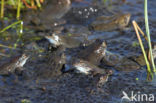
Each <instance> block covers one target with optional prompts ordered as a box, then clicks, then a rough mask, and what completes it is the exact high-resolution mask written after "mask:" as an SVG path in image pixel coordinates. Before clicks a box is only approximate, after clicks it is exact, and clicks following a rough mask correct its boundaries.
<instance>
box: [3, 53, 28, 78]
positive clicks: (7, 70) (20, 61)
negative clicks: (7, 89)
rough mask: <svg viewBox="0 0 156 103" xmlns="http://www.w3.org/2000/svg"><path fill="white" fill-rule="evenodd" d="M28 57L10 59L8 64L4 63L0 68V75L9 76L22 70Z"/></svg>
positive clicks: (21, 56) (24, 55)
mask: <svg viewBox="0 0 156 103" xmlns="http://www.w3.org/2000/svg"><path fill="white" fill-rule="evenodd" d="M28 58H29V56H27V55H26V54H22V55H20V56H16V57H14V58H12V59H11V60H10V61H9V62H6V63H4V64H3V65H2V66H0V75H9V74H11V73H13V74H14V73H15V70H23V69H24V68H23V66H24V64H25V63H26V62H27V60H28Z"/></svg>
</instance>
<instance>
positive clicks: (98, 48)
mask: <svg viewBox="0 0 156 103" xmlns="http://www.w3.org/2000/svg"><path fill="white" fill-rule="evenodd" d="M106 49H107V45H106V42H105V41H102V40H99V39H97V40H96V41H95V42H94V43H92V44H91V45H89V46H88V47H87V48H86V49H84V50H82V51H80V52H79V53H78V54H77V55H78V58H81V59H83V60H86V61H89V62H90V63H92V64H94V65H99V63H100V61H101V60H102V58H103V57H104V56H105V52H106Z"/></svg>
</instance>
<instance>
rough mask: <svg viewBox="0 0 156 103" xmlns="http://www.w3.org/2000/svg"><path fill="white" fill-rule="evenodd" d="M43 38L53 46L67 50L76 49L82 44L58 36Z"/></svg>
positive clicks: (66, 37)
mask: <svg viewBox="0 0 156 103" xmlns="http://www.w3.org/2000/svg"><path fill="white" fill-rule="evenodd" d="M45 38H46V39H47V40H48V41H49V42H50V43H51V44H52V45H53V46H54V47H58V46H61V45H62V46H64V47H67V48H74V47H78V46H80V45H81V44H82V42H81V41H80V40H78V39H75V38H73V37H70V36H63V35H60V34H57V35H56V34H52V36H45Z"/></svg>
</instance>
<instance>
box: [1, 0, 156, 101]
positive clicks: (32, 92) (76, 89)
mask: <svg viewBox="0 0 156 103" xmlns="http://www.w3.org/2000/svg"><path fill="white" fill-rule="evenodd" d="M91 1H92V0H85V2H81V3H80V4H76V3H74V4H72V8H71V10H70V11H69V12H68V13H67V14H66V15H65V17H64V19H65V20H66V21H67V23H66V24H65V25H63V26H64V27H65V28H66V29H67V31H70V32H73V33H80V34H81V35H89V36H88V39H89V40H90V41H91V40H95V39H98V38H100V39H102V40H106V42H107V47H108V48H107V49H108V51H111V52H112V53H117V54H120V55H122V56H124V57H127V58H128V57H133V56H138V55H140V54H141V49H140V47H139V46H135V47H134V46H132V45H133V43H134V42H136V41H137V37H136V34H135V32H134V29H133V27H132V24H131V22H130V24H129V25H128V27H129V28H130V29H129V30H127V31H124V32H120V31H112V32H98V31H93V30H89V29H88V26H89V24H90V23H91V22H92V21H93V20H95V18H96V17H97V16H99V15H102V14H105V15H107V13H106V12H105V9H102V10H101V9H99V8H98V7H97V6H93V5H92V6H90V4H91ZM148 2H149V6H148V7H149V23H150V32H151V39H152V41H154V42H155V41H156V36H155V33H156V30H155V27H156V9H155V6H156V1H155V0H150V1H148ZM143 3H144V0H126V2H125V3H123V2H122V0H113V5H112V7H111V9H112V10H113V11H114V12H115V13H118V12H122V13H131V15H132V16H131V21H132V20H136V21H137V22H138V24H139V26H140V27H141V28H142V29H143V30H144V31H145V27H144V4H143ZM92 9H93V10H92ZM98 10H99V11H98ZM26 22H28V21H26ZM69 27H70V29H69ZM72 27H73V28H72ZM34 31H35V30H31V29H28V30H24V33H23V39H22V41H21V42H22V43H24V47H25V48H23V49H20V50H11V49H6V48H2V47H1V48H0V51H1V52H3V53H7V54H10V53H11V54H12V55H16V54H18V53H20V52H21V51H22V50H25V52H27V53H28V54H30V55H31V58H30V59H29V61H28V62H27V63H26V64H25V66H24V67H25V68H26V70H25V71H26V72H27V74H29V75H26V76H19V78H18V79H19V81H18V82H16V83H15V82H14V78H15V77H14V75H11V76H6V77H3V76H0V103H20V102H21V100H23V99H27V100H30V101H31V103H155V102H156V100H155V101H154V102H152V101H145V100H143V101H141V100H140V101H138V96H139V95H142V94H147V95H148V96H149V94H152V95H154V98H155V99H156V92H155V91H156V80H155V79H154V80H153V81H152V82H147V81H146V69H145V67H142V68H141V69H139V70H135V71H132V72H123V71H117V70H116V69H115V68H114V67H109V66H108V67H107V68H109V69H112V70H114V73H113V75H112V76H110V77H109V80H108V82H106V83H105V84H104V85H103V86H102V87H101V88H97V87H96V86H95V84H94V83H92V82H93V81H94V79H93V78H92V77H90V76H86V75H83V74H76V73H73V72H69V73H64V74H61V75H60V76H57V77H55V76H53V75H51V76H50V75H48V72H49V71H48V69H47V68H49V66H48V64H47V62H48V59H47V58H48V57H47V54H50V53H49V52H48V51H47V49H49V48H48V45H50V44H49V43H48V41H47V40H46V39H44V37H43V36H44V35H49V34H51V33H52V31H41V32H40V30H38V31H35V32H34ZM63 33H64V34H66V31H63ZM4 34H5V35H9V36H7V37H6V38H5V39H4V37H3V38H2V37H1V38H0V43H1V44H4V45H8V46H9V45H10V44H11V46H13V44H14V43H15V42H16V38H17V34H16V31H15V30H14V29H11V30H9V31H8V32H5V33H4ZM12 35H13V36H12ZM36 37H39V38H36ZM30 38H31V39H30ZM40 38H43V39H41V40H40ZM38 39H39V40H38ZM35 40H36V41H35ZM21 42H20V43H19V44H21V45H22V43H21ZM30 42H31V43H32V42H33V43H34V42H35V43H36V44H35V43H34V44H31V43H30ZM144 42H145V44H146V41H145V40H144ZM28 44H29V46H28ZM30 45H33V46H34V45H37V46H38V47H37V46H34V47H37V48H38V51H39V50H42V49H44V52H41V53H39V52H38V51H33V52H31V51H29V50H28V51H27V49H28V48H29V47H31V46H30ZM146 46H147V45H146ZM146 46H145V47H146ZM29 49H30V48H29ZM78 50H79V49H78ZM80 50H81V49H80ZM75 51H77V49H74V50H73V51H72V50H71V51H70V52H72V53H73V54H74V52H75ZM72 53H71V54H72ZM8 59H9V58H7V57H3V56H1V57H0V60H1V61H0V64H3V63H4V62H5V61H7V60H8ZM102 67H103V65H102ZM104 68H105V67H104ZM60 72H61V71H60ZM60 72H57V73H60ZM123 91H124V92H125V93H127V94H128V96H129V97H130V96H131V93H132V92H134V93H135V94H136V95H137V96H136V99H137V101H131V102H130V101H125V100H124V101H122V102H121V98H122V97H123V95H124V94H123Z"/></svg>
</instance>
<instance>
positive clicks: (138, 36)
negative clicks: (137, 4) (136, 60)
mask: <svg viewBox="0 0 156 103" xmlns="http://www.w3.org/2000/svg"><path fill="white" fill-rule="evenodd" d="M132 23H133V26H134V29H135V32H136V35H137V38H138V41H139V44H140V47H141V50H142V53H143V55H144V59H145V62H146V65H147V71H148V73H147V74H148V76H147V78H149V76H151V77H152V78H153V74H152V72H151V68H150V64H149V61H148V59H147V55H146V52H145V49H144V45H143V43H142V40H141V37H140V35H139V32H138V28H137V23H136V22H135V21H133V22H132Z"/></svg>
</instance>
